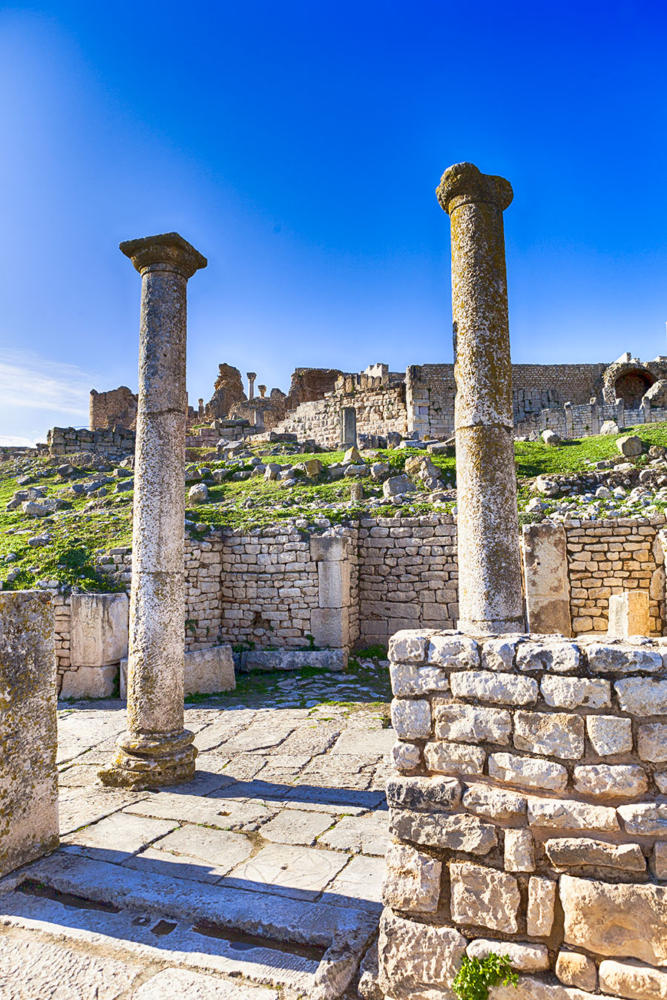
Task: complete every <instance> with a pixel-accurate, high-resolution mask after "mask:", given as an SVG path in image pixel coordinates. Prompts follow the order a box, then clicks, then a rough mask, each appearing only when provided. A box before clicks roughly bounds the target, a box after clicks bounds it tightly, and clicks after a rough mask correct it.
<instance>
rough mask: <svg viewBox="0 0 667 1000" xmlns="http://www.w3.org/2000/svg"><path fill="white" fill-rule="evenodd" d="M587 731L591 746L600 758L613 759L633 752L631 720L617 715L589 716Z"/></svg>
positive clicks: (587, 718)
mask: <svg viewBox="0 0 667 1000" xmlns="http://www.w3.org/2000/svg"><path fill="white" fill-rule="evenodd" d="M586 731H587V733H588V738H589V740H590V741H591V746H592V747H593V749H594V750H595V752H596V754H598V755H599V756H600V757H612V756H613V755H614V754H618V753H629V752H630V751H631V750H632V722H631V720H630V719H619V718H617V717H616V716H615V715H589V716H587V717H586ZM640 731H641V730H640Z"/></svg>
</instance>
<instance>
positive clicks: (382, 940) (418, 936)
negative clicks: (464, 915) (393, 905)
mask: <svg viewBox="0 0 667 1000" xmlns="http://www.w3.org/2000/svg"><path fill="white" fill-rule="evenodd" d="M466 944H467V942H466V939H465V938H464V937H463V935H461V934H459V932H458V931H457V930H455V929H454V928H453V927H434V926H431V925H428V924H421V923H416V922H415V921H412V920H404V919H403V918H402V917H397V916H395V915H394V914H393V913H392V912H391V910H385V911H384V912H383V914H382V918H381V920H380V937H379V940H378V965H379V980H378V982H379V986H380V989H381V990H382V991H383V993H384V994H385V995H386V996H391V997H392V998H393V1000H433V998H434V997H438V994H440V995H441V996H442V998H443V1000H455V998H454V994H453V993H452V992H451V991H450V990H449V989H448V988H447V986H444V985H443V984H445V983H451V982H452V981H453V979H454V977H455V976H456V973H457V972H458V968H459V965H460V964H461V957H462V956H463V954H464V952H465V949H466Z"/></svg>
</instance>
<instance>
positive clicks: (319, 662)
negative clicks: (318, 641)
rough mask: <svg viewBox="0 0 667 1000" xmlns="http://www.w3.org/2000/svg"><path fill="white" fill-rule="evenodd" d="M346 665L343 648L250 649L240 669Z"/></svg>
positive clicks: (341, 668)
mask: <svg viewBox="0 0 667 1000" xmlns="http://www.w3.org/2000/svg"><path fill="white" fill-rule="evenodd" d="M187 655H188V654H187V653H186V656H187ZM186 663H187V660H186ZM346 666H347V653H346V652H345V650H343V649H309V650H302V649H251V650H249V651H248V652H247V653H245V654H243V656H242V659H241V667H240V669H241V670H244V671H253V670H270V671H273V670H303V668H304V667H317V668H318V669H320V670H333V671H339V670H345V667H346Z"/></svg>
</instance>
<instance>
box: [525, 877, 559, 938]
mask: <svg viewBox="0 0 667 1000" xmlns="http://www.w3.org/2000/svg"><path fill="white" fill-rule="evenodd" d="M556 888H557V886H556V883H555V882H552V881H551V879H548V878H540V877H539V876H537V875H533V876H531V878H529V879H528V907H527V910H526V930H527V931H528V933H529V934H530V935H531V937H548V936H549V935H550V934H551V928H552V927H553V923H554V916H555V906H556Z"/></svg>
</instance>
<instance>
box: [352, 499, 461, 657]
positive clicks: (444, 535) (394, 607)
mask: <svg viewBox="0 0 667 1000" xmlns="http://www.w3.org/2000/svg"><path fill="white" fill-rule="evenodd" d="M358 553H359V636H360V638H359V641H360V643H361V644H362V645H373V644H375V643H382V644H383V645H386V644H387V642H388V640H389V637H390V636H391V635H393V633H394V632H395V631H397V629H401V628H417V627H419V626H425V627H431V628H452V627H454V625H455V623H456V620H457V618H458V591H457V587H458V567H457V558H456V523H455V521H454V519H453V518H452V517H451V515H434V514H429V515H426V516H423V517H418V518H410V519H409V520H404V519H401V521H400V523H398V524H397V522H396V520H395V519H393V518H370V517H369V518H363V519H362V520H361V522H360V526H359V548H358Z"/></svg>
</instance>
